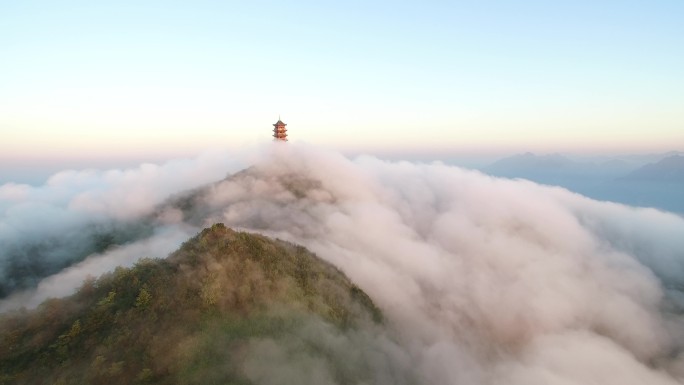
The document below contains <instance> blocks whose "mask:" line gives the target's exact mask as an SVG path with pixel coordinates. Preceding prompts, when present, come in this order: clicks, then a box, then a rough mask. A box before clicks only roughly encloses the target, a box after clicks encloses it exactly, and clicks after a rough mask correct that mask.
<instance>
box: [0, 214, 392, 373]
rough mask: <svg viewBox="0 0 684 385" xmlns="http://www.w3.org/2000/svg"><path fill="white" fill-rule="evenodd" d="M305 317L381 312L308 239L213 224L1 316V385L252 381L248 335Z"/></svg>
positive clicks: (343, 322) (366, 316)
mask: <svg viewBox="0 0 684 385" xmlns="http://www.w3.org/2000/svg"><path fill="white" fill-rule="evenodd" d="M304 316H305V317H309V318H311V317H313V318H315V319H320V320H321V322H326V323H329V324H331V325H333V326H334V327H337V328H339V329H340V330H343V329H349V328H355V327H358V326H359V325H365V324H368V323H372V322H373V321H372V320H374V321H375V322H381V320H382V316H381V314H380V311H379V310H378V309H377V308H376V307H375V305H374V304H373V302H372V301H371V300H370V298H368V296H367V295H366V294H365V293H363V292H362V291H361V290H360V289H359V288H358V287H356V286H355V285H353V284H352V283H351V282H350V281H349V280H348V279H347V278H346V277H345V276H344V275H343V274H342V273H341V272H340V271H338V270H337V269H336V268H334V267H333V266H331V265H329V264H327V263H325V262H323V261H321V260H320V259H318V258H317V257H316V256H315V255H313V254H311V253H310V252H308V251H307V250H306V249H304V248H303V247H300V246H295V245H292V244H289V243H286V242H282V241H274V240H270V239H268V238H265V237H263V236H259V235H254V234H248V233H240V232H234V231H232V230H230V229H228V228H226V227H225V226H224V225H223V224H216V225H213V226H212V227H211V228H208V229H205V230H203V231H202V232H201V233H200V234H198V235H197V236H196V237H194V238H192V239H190V240H189V241H187V242H186V243H184V244H183V246H182V247H181V248H180V249H179V250H178V251H176V252H175V253H173V254H172V255H171V256H169V258H167V259H164V260H152V259H141V260H140V261H139V262H138V263H137V264H136V265H135V266H134V267H132V268H122V267H118V268H116V269H115V270H114V271H113V272H111V273H108V274H105V275H103V276H101V277H99V278H98V279H92V278H90V279H88V280H87V281H86V282H84V284H83V286H82V288H81V289H80V290H79V292H77V293H76V294H74V295H73V296H71V297H69V298H65V299H52V300H48V301H46V302H45V303H43V304H41V305H40V306H39V307H38V308H37V309H35V310H33V311H18V312H15V313H11V314H4V315H1V316H0V385H2V384H10V383H22V384H43V383H64V384H84V383H87V384H112V383H121V384H123V383H125V384H151V383H155V384H176V383H182V384H193V383H198V384H200V383H201V384H212V383H216V384H219V383H220V384H225V383H234V384H247V383H249V381H247V380H246V379H245V378H244V376H243V373H242V372H241V370H240V357H241V354H243V353H240V352H243V351H244V347H245V344H246V343H247V342H248V341H250V340H251V339H253V338H282V337H283V336H287V335H289V334H291V333H292V332H293V330H295V328H296V327H300V326H301V322H300V320H301V319H302V317H304ZM217 367H220V368H221V369H220V370H218V369H216V368H217ZM208 368H212V370H208Z"/></svg>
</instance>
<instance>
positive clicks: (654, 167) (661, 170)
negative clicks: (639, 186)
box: [621, 155, 684, 183]
mask: <svg viewBox="0 0 684 385" xmlns="http://www.w3.org/2000/svg"><path fill="white" fill-rule="evenodd" d="M621 179H623V180H644V181H662V182H683V183H684V156H682V155H671V156H668V157H667V158H664V159H661V160H660V161H658V162H656V163H649V164H646V165H644V166H642V167H639V168H638V169H636V170H634V171H632V172H630V173H629V174H627V175H626V176H624V177H623V178H621Z"/></svg>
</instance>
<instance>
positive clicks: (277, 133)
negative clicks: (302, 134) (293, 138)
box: [273, 115, 287, 142]
mask: <svg viewBox="0 0 684 385" xmlns="http://www.w3.org/2000/svg"><path fill="white" fill-rule="evenodd" d="M285 126H287V124H285V123H283V121H282V120H280V115H278V121H277V122H276V123H275V124H274V125H273V138H275V139H273V140H282V141H283V142H287V128H285Z"/></svg>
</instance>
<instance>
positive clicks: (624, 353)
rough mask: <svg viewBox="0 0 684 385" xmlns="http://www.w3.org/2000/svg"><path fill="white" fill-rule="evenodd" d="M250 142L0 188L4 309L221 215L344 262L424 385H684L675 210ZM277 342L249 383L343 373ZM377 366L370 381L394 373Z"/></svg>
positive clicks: (58, 291)
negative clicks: (98, 241) (185, 199)
mask: <svg viewBox="0 0 684 385" xmlns="http://www.w3.org/2000/svg"><path fill="white" fill-rule="evenodd" d="M245 153H249V154H250V155H249V156H245V155H235V154H223V155H216V154H214V155H211V156H204V157H199V158H197V159H194V160H185V161H175V162H169V163H167V164H163V165H142V166H140V167H139V168H136V169H130V170H123V171H122V170H111V171H104V172H102V171H65V172H62V173H58V174H56V175H55V176H53V177H52V178H50V179H49V180H48V181H47V183H46V184H45V185H43V186H39V187H30V186H26V185H17V184H5V185H3V186H0V279H1V280H4V281H6V282H14V283H12V284H5V285H4V288H5V294H6V295H5V296H4V299H2V300H0V310H3V311H7V310H9V309H13V308H17V307H19V306H28V307H32V306H36V305H37V304H38V303H40V301H42V300H44V299H45V298H48V297H50V296H61V295H68V294H69V293H71V292H73V291H74V290H75V289H76V288H77V287H78V286H79V285H80V284H81V282H82V281H83V280H84V279H85V278H86V277H87V276H89V275H91V276H92V275H99V274H101V273H103V272H106V271H109V270H111V269H113V267H114V266H116V265H131V264H133V263H135V261H136V260H137V259H139V258H142V257H164V256H166V255H167V254H168V253H169V252H171V251H173V250H174V249H176V248H177V247H178V246H179V245H180V244H181V243H182V242H183V241H184V240H186V239H187V238H189V237H190V236H192V235H194V234H195V233H196V232H197V231H199V229H201V228H202V227H204V226H208V225H211V224H212V223H216V222H223V223H225V224H226V225H227V226H230V227H234V228H237V229H242V230H248V231H255V232H260V233H263V234H266V235H269V236H274V237H278V238H281V239H285V240H288V241H292V242H296V243H299V244H302V245H304V246H306V247H307V248H309V249H310V250H312V251H314V252H315V253H316V254H317V255H318V256H320V257H321V258H323V259H325V260H327V261H329V262H331V263H333V264H334V265H335V266H337V267H339V268H340V269H341V270H342V271H343V272H344V273H345V274H347V275H348V276H349V277H350V278H351V279H352V280H353V281H354V282H355V283H356V284H357V285H359V286H360V287H361V288H362V289H363V290H364V291H366V292H367V293H368V294H369V295H370V297H371V298H372V299H373V300H374V301H375V303H376V304H377V305H378V306H379V307H380V308H381V310H382V311H383V313H384V314H385V316H386V318H387V328H388V330H389V331H388V332H387V333H388V337H387V339H388V342H386V343H384V345H383V347H382V348H381V349H379V351H380V352H381V354H384V355H386V359H387V360H390V361H392V362H393V364H391V365H389V367H392V365H394V367H395V368H396V367H401V368H403V370H405V371H407V373H408V372H410V376H409V377H410V378H413V379H415V381H416V382H418V383H429V384H528V385H529V384H552V385H553V384H558V385H565V384H587V383H596V384H599V383H600V384H620V385H625V384H639V385H642V384H677V383H681V382H682V381H684V355H683V353H682V352H683V350H682V349H683V348H684V319H683V318H682V314H684V297H683V296H682V290H684V219H683V218H682V217H680V216H677V215H674V214H670V213H665V212H660V211H657V210H653V209H645V208H632V207H627V206H623V205H618V204H614V203H609V202H598V201H594V200H590V199H588V198H585V197H583V196H580V195H577V194H574V193H572V192H569V191H567V190H564V189H561V188H554V187H548V186H542V185H538V184H535V183H532V182H526V181H519V180H507V179H498V178H493V177H490V176H487V175H485V174H482V173H479V172H476V171H470V170H465V169H461V168H457V167H453V166H446V165H443V164H440V163H434V164H415V163H408V162H386V161H382V160H379V159H376V158H373V157H358V158H355V159H349V158H347V157H344V156H342V155H340V154H338V153H335V152H331V151H325V150H321V149H318V148H315V147H311V146H306V145H298V144H295V143H287V144H284V143H274V144H272V145H269V146H264V147H263V148H259V149H256V150H254V151H251V152H247V151H246V152H245ZM247 166H250V168H249V169H248V170H246V171H244V172H241V173H239V174H237V175H235V176H234V177H230V178H227V179H224V180H222V179H223V178H224V177H225V176H226V174H228V173H235V172H237V171H240V170H242V169H244V168H245V167H247ZM219 180H222V181H221V182H218V183H212V184H208V183H211V182H216V181H219ZM207 184H208V185H207ZM203 185H205V187H203V188H202V189H199V190H195V192H193V193H190V195H187V194H186V195H187V196H190V197H191V199H190V201H191V202H192V205H190V206H188V207H185V208H183V207H179V206H178V205H174V204H171V203H169V202H170V201H169V200H168V199H169V197H172V196H175V197H178V196H183V193H182V192H183V191H187V190H192V189H196V188H198V187H200V186H203ZM174 199H175V198H174ZM172 200H173V199H172ZM140 223H143V224H144V225H140ZM131 226H133V228H136V229H137V228H138V227H135V226H142V227H141V228H143V229H145V231H143V232H142V233H144V236H136V234H130V231H127V230H126V229H129V228H131ZM92 228H98V229H100V230H99V231H100V232H105V233H106V232H107V231H108V230H111V229H115V230H116V231H118V232H119V233H121V234H123V235H121V236H120V238H117V245H118V246H111V247H108V248H107V249H106V250H101V251H100V252H96V253H91V254H87V249H86V250H85V251H84V250H76V251H74V249H76V248H78V247H81V248H82V246H79V244H81V245H82V244H83V242H86V238H88V237H89V236H90V235H92V232H89V231H88V229H92ZM45 242H48V244H49V245H50V247H47V248H41V247H38V250H39V252H37V253H34V254H31V253H30V251H26V250H32V249H31V247H33V248H34V249H35V248H36V247H37V246H36V245H44V244H45ZM17 250H24V251H25V252H24V253H23V254H22V253H21V252H18V251H17ZM44 250H48V251H47V252H46V251H44ZM70 255H71V256H73V255H83V257H82V258H75V259H74V258H73V257H72V258H69V257H67V256H70ZM27 261H28V262H27ZM40 264H46V266H49V267H50V268H46V269H37V268H35V266H40ZM17 274H23V275H24V276H25V277H28V278H27V279H23V280H17V277H16V275H17ZM312 329H315V328H312ZM323 329H324V328H323ZM318 333H322V332H320V331H319V332H318ZM323 334H325V333H323ZM377 338H378V340H380V339H381V338H380V337H377ZM383 338H384V337H383ZM318 339H324V338H318ZM350 340H351V339H350ZM389 340H391V343H390V342H389ZM336 341H338V343H340V342H339V340H336ZM269 344H271V345H273V344H276V346H275V347H274V346H270V345H269ZM345 344H346V345H344V344H342V345H344V346H347V345H348V347H346V348H345V349H347V350H349V351H353V349H354V346H357V345H354V344H353V343H351V342H349V341H346V342H345ZM277 346H278V345H277V341H276V342H273V341H270V342H269V341H255V342H254V351H255V352H256V353H255V354H257V356H258V353H259V352H262V353H263V355H264V356H268V357H271V358H272V359H273V360H278V359H280V360H282V361H283V362H281V364H280V365H272V366H270V367H268V370H270V371H271V372H269V374H268V375H265V374H264V372H263V371H262V370H260V369H259V368H260V367H261V366H260V365H259V364H258V363H260V362H262V361H260V360H259V359H257V358H255V359H254V360H252V361H248V364H249V365H247V367H246V368H245V370H246V372H247V373H248V374H250V373H252V374H251V375H250V378H251V379H252V380H253V381H255V382H256V383H263V384H276V383H279V382H278V381H277V380H275V379H278V378H284V377H283V373H284V372H283V373H280V374H278V373H277V370H278V368H282V370H283V371H287V372H288V373H290V377H287V378H289V380H293V378H292V375H293V374H292V370H293V368H300V367H301V368H302V369H301V371H300V372H302V373H299V374H298V376H296V380H297V382H300V383H312V384H313V383H319V384H320V383H334V382H333V380H332V378H334V376H326V375H325V370H326V369H325V367H322V366H321V367H317V366H316V365H317V364H316V362H317V361H316V360H315V359H312V358H311V357H307V358H306V360H303V359H302V360H296V362H295V361H293V360H295V358H292V359H289V358H288V357H297V355H296V354H286V352H287V349H285V348H282V349H281V350H278V349H277ZM284 352H285V353H284ZM281 353H282V354H281ZM250 363H251V364H250ZM304 364H305V365H306V366H301V365H304ZM250 365H251V366H250ZM321 365H323V364H321ZM386 367H387V365H385V368H386ZM311 368H315V370H313V369H311ZM273 371H276V372H273ZM321 371H322V372H321ZM295 372H297V371H296V370H295ZM395 372H396V370H395ZM306 373H309V374H311V373H318V374H316V376H313V375H307V374H306ZM321 373H322V374H321ZM383 375H384V376H385V377H383V376H378V377H377V379H378V380H377V382H385V383H388V384H389V383H397V379H396V378H394V379H391V377H387V376H386V373H385V374H383ZM383 378H385V380H383ZM407 378H408V377H407ZM289 380H288V381H289Z"/></svg>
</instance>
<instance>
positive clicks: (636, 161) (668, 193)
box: [481, 151, 684, 213]
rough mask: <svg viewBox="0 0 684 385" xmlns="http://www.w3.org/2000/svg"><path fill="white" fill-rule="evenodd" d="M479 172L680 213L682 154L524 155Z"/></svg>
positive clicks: (682, 204) (683, 175) (682, 206)
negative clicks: (611, 156)
mask: <svg viewBox="0 0 684 385" xmlns="http://www.w3.org/2000/svg"><path fill="white" fill-rule="evenodd" d="M481 171H483V172H485V173H487V174H490V175H493V176H498V177H505V178H522V179H529V180H531V181H534V182H537V183H542V184H548V185H555V186H560V187H564V188H567V189H569V190H572V191H575V192H578V193H580V194H583V195H586V196H589V197H591V198H594V199H599V200H609V201H614V202H619V203H625V204H629V205H637V206H648V207H655V208H659V209H662V210H667V211H673V212H678V213H684V198H681V196H684V153H683V152H679V151H671V152H667V153H663V154H648V155H627V156H618V157H614V158H610V157H601V158H584V159H571V158H570V157H569V156H565V155H562V154H550V155H535V154H533V153H529V152H528V153H524V154H518V155H514V156H510V157H507V158H503V159H500V160H498V161H496V162H494V163H492V164H491V165H489V166H487V167H484V168H483V169H482V170H481Z"/></svg>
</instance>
